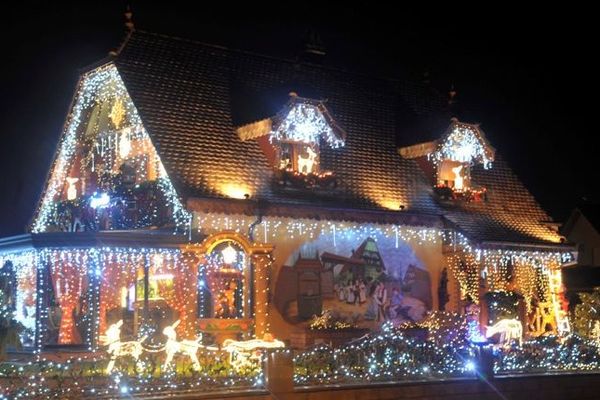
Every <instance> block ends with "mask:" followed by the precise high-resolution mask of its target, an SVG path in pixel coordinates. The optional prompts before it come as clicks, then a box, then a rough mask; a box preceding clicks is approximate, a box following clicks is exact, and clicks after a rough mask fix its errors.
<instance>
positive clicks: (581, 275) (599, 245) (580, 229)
mask: <svg viewBox="0 0 600 400" xmlns="http://www.w3.org/2000/svg"><path fill="white" fill-rule="evenodd" d="M561 233H562V234H563V235H564V236H565V237H566V238H567V240H568V241H569V242H570V243H575V244H576V245H577V263H576V264H574V265H571V266H568V268H565V269H564V270H563V276H564V280H565V286H566V287H567V290H568V291H569V294H571V295H572V298H573V300H575V301H577V299H576V293H578V292H589V291H591V290H592V289H593V288H595V287H598V286H600V207H599V206H598V205H597V204H591V203H590V204H581V205H579V206H578V207H577V208H575V209H574V210H573V211H572V212H571V215H570V216H569V217H568V218H567V220H566V221H565V223H564V224H563V226H562V227H561Z"/></svg>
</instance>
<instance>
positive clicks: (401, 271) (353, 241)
mask: <svg viewBox="0 0 600 400" xmlns="http://www.w3.org/2000/svg"><path fill="white" fill-rule="evenodd" d="M254 220H255V218H254V217H249V216H243V215H223V214H204V213H196V214H195V215H194V222H195V226H194V229H196V230H198V231H199V232H201V233H203V234H213V233H217V232H220V231H223V230H234V231H238V232H240V233H242V234H244V235H247V234H248V228H249V226H250V224H251V223H252V222H253V221H254ZM396 229H397V228H396V227H395V226H391V225H365V224H363V225H357V224H353V223H349V222H339V221H338V222H333V221H317V220H308V219H307V220H293V219H288V218H272V217H265V218H263V221H262V222H261V223H260V224H258V225H257V226H256V227H255V229H254V239H255V240H256V241H258V242H265V241H266V242H268V243H271V244H273V245H274V246H275V249H274V253H273V256H274V264H273V268H272V272H271V277H270V296H271V297H270V298H271V302H270V311H269V313H270V318H269V320H270V325H271V330H272V332H274V333H275V335H276V336H277V337H278V338H280V339H289V338H290V335H291V333H292V332H294V331H297V330H303V329H305V328H306V326H307V321H306V319H301V318H299V314H300V313H299V312H298V307H299V306H298V303H299V301H291V302H287V307H282V304H283V303H286V302H285V301H284V300H282V296H283V297H285V296H292V297H294V296H297V293H290V292H293V291H296V290H297V289H298V282H297V276H298V274H297V271H298V270H299V269H300V268H302V266H300V264H302V263H304V264H303V265H307V268H310V266H311V265H315V261H316V260H314V259H315V258H316V254H317V253H318V254H319V256H321V258H323V257H322V255H323V253H329V254H332V255H333V256H337V257H341V258H343V259H349V258H352V257H353V253H352V252H353V250H354V251H355V252H356V253H357V254H358V253H359V252H360V249H361V247H363V248H364V247H365V246H366V245H365V243H366V241H367V239H368V238H371V239H373V243H374V245H375V247H376V249H377V252H378V254H379V255H380V256H381V258H382V259H383V262H384V265H385V268H386V271H388V275H394V276H395V277H396V278H397V279H396V278H394V279H391V280H390V281H386V288H387V292H388V298H390V297H391V296H392V291H393V288H395V287H396V288H400V290H404V288H406V287H407V286H406V285H404V286H403V285H402V283H403V282H404V281H401V280H402V279H403V277H404V276H405V275H406V271H407V269H408V268H413V271H414V272H416V275H417V276H418V278H417V280H416V281H415V282H416V283H413V284H412V285H409V286H408V287H410V288H411V289H412V293H413V294H414V293H415V292H417V291H418V292H419V293H421V292H422V291H423V289H424V288H423V282H424V281H425V280H426V279H427V274H428V279H429V284H428V285H429V288H428V289H429V291H430V300H429V301H427V302H428V303H429V304H427V308H428V309H434V310H437V309H438V305H439V303H438V286H439V282H440V275H441V271H442V268H443V266H444V264H445V260H444V257H443V255H442V252H441V240H440V238H439V232H438V231H434V230H428V231H422V230H421V229H420V228H411V227H400V228H399V231H398V230H396ZM371 246H373V244H371ZM299 257H300V258H301V259H302V261H300V262H299V261H298V258H299ZM311 259H312V260H311ZM316 265H318V261H316ZM337 265H338V266H337V267H335V268H334V271H339V270H344V269H343V268H342V265H344V264H343V263H342V264H337ZM411 266H413V267H411ZM359 269H360V267H359ZM340 276H342V275H340V274H334V279H339V280H337V281H335V282H342V280H341V278H339V277H340ZM343 276H346V275H343ZM350 276H352V277H354V276H355V275H354V274H352V275H350ZM419 279H420V280H419ZM351 280H352V281H353V280H354V279H353V278H352V279H351ZM345 281H348V279H346V280H345ZM345 281H344V282H345ZM396 281H398V282H399V283H397V284H396V283H395V282H396ZM371 282H374V280H371ZM338 286H339V284H338ZM366 286H368V287H370V284H369V283H367V284H366ZM338 289H340V288H338ZM340 290H343V289H340ZM366 292H367V289H365V294H366V300H365V302H364V303H363V304H362V305H361V304H355V303H352V304H350V303H348V302H347V300H345V301H341V300H340V299H339V298H338V291H337V290H336V291H335V292H334V295H333V296H332V297H331V298H327V299H324V300H323V309H325V308H330V309H334V310H337V311H339V312H341V313H347V314H344V315H348V314H351V315H353V316H355V317H357V318H358V319H359V321H360V323H359V325H360V326H361V327H372V326H374V323H372V322H368V321H367V320H366V318H364V321H363V316H365V315H366V313H365V310H367V311H368V307H370V305H369V302H370V296H369V295H368V294H367V293H366ZM448 292H449V294H450V301H449V302H448V303H447V305H446V308H447V309H456V307H458V304H459V301H458V290H457V285H456V284H455V283H454V282H453V280H452V279H451V277H450V276H449V284H448ZM403 295H404V298H405V299H404V300H403V301H405V302H406V303H407V304H409V306H407V307H405V309H406V310H408V311H406V313H407V314H409V315H410V316H414V315H417V314H418V313H419V312H420V309H421V304H420V303H419V302H418V301H415V300H414V299H413V298H410V299H409V297H412V296H411V293H410V292H409V293H408V294H407V293H403ZM421 297H423V296H421ZM411 301H412V303H411ZM356 303H359V302H358V301H357V302H356ZM403 304H404V303H403ZM415 304H416V306H414V307H412V306H413V305H415ZM417 307H418V309H417ZM411 313H412V314H411ZM284 314H285V315H284ZM398 318H402V317H400V316H399V317H398Z"/></svg>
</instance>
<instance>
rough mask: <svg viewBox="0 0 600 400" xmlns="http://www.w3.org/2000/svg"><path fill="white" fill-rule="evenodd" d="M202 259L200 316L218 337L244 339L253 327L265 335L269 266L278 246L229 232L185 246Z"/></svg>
mask: <svg viewBox="0 0 600 400" xmlns="http://www.w3.org/2000/svg"><path fill="white" fill-rule="evenodd" d="M182 250H183V251H184V252H192V253H194V254H195V256H196V257H197V258H198V259H199V260H200V263H199V268H198V321H199V327H200V329H201V330H202V331H203V332H206V333H211V334H213V335H214V336H215V339H216V341H217V342H222V341H223V340H225V339H227V338H234V339H239V338H240V336H246V335H247V334H248V333H250V332H251V330H252V327H254V334H255V335H256V336H257V337H262V336H263V335H264V333H266V332H267V330H268V329H267V328H268V323H267V317H268V291H269V282H268V276H269V273H268V268H269V266H270V262H271V253H272V251H273V246H272V245H269V244H264V243H254V242H251V241H250V240H248V238H246V237H245V236H244V235H241V234H240V233H238V232H233V231H224V232H220V233H217V234H214V235H211V236H209V237H207V238H206V239H205V240H204V241H203V242H202V243H200V244H194V245H186V246H184V247H183V249H182Z"/></svg>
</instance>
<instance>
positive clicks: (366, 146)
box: [0, 31, 574, 350]
mask: <svg viewBox="0 0 600 400" xmlns="http://www.w3.org/2000/svg"><path fill="white" fill-rule="evenodd" d="M453 117H454V118H453ZM561 239H562V238H561V236H560V235H559V234H558V232H557V231H556V229H555V228H554V225H553V224H552V223H551V219H550V217H549V216H548V215H547V214H546V213H545V212H544V211H543V209H542V208H541V207H540V206H539V204H538V203H537V202H536V201H535V199H534V198H533V197H532V195H531V194H530V193H529V192H528V190H527V189H526V188H525V187H524V186H523V184H522V183H521V182H520V181H519V179H518V178H517V177H516V176H515V175H514V174H513V173H512V171H511V170H510V168H509V167H508V166H507V165H506V163H505V162H504V160H503V159H502V157H501V155H500V154H498V153H497V152H496V151H495V149H494V148H493V147H492V146H491V144H490V143H489V142H488V140H487V138H486V136H485V134H484V132H483V131H482V129H481V127H480V126H479V125H478V124H473V123H469V122H467V121H462V120H459V119H457V118H456V116H454V115H452V114H451V113H449V111H448V109H447V103H446V102H445V100H444V99H443V97H442V96H440V95H439V94H438V93H436V92H435V91H433V90H432V89H431V88H429V87H427V86H425V85H421V84H417V83H411V82H404V81H400V80H390V79H383V78H377V77H368V76H364V75H361V74H356V73H351V72H347V71H343V70H338V69H333V68H328V67H324V66H322V65H318V64H308V63H299V62H295V61H290V60H281V59H276V58H271V57H268V56H262V55H257V54H252V53H248V52H242V51H233V50H229V49H225V48H222V47H217V46H210V45H205V44H201V43H197V42H192V41H187V40H183V39H177V38H170V37H166V36H161V35H156V34H151V33H145V32H139V31H136V32H132V33H131V34H130V35H129V37H128V38H127V40H126V41H125V43H124V44H123V45H122V47H121V48H120V49H119V51H118V52H116V53H115V54H114V55H113V56H111V57H110V58H109V59H106V60H103V61H102V62H100V63H98V64H97V65H96V66H94V67H92V68H90V69H89V70H88V71H86V72H85V73H83V74H82V76H81V79H80V82H79V85H78V88H77V91H76V93H75V95H74V98H73V103H72V106H71V109H70V113H69V116H68V118H67V121H66V122H65V127H64V132H63V135H62V138H61V140H60V143H59V144H58V148H57V151H56V156H55V160H54V163H53V165H52V167H51V169H50V171H49V175H48V179H47V183H46V187H45V188H44V191H43V194H42V197H41V199H40V202H39V206H38V208H37V210H36V211H35V215H34V219H33V221H32V224H31V229H30V232H29V233H28V234H25V235H22V236H17V237H12V238H5V239H2V240H1V241H0V262H1V264H0V265H1V266H2V273H3V274H9V276H10V277H12V278H13V279H12V282H14V287H15V288H16V290H15V291H14V293H15V298H14V299H13V301H12V303H11V304H12V306H13V307H14V310H15V315H16V316H17V319H18V320H19V321H20V322H21V323H22V324H23V325H24V326H25V328H26V329H25V331H24V332H23V333H22V341H23V343H24V344H25V345H26V346H27V347H30V348H33V349H37V350H41V349H51V348H56V347H64V346H78V347H83V348H87V349H92V350H93V349H96V348H98V347H99V346H100V344H101V340H100V339H101V338H102V337H103V336H105V335H106V334H107V328H108V327H109V326H111V325H113V324H116V323H119V321H122V323H121V325H120V327H121V333H122V335H123V337H138V338H139V337H142V336H144V337H146V336H148V335H154V334H157V335H159V334H160V332H163V330H164V328H165V327H166V326H175V327H176V333H177V336H178V337H179V338H194V337H196V336H197V334H198V333H199V332H201V333H203V335H204V337H205V340H207V341H214V342H216V343H222V341H223V340H224V339H226V338H238V339H249V338H252V337H259V338H262V337H263V336H264V335H265V334H267V333H271V334H272V335H273V336H275V337H277V338H279V339H282V340H287V341H288V342H289V343H292V344H295V345H298V346H303V345H306V344H308V343H309V342H310V340H313V342H314V341H317V340H322V341H323V340H328V339H327V337H326V336H327V334H328V333H329V331H330V330H331V329H321V330H320V329H318V328H319V326H318V325H319V318H318V317H319V316H323V315H328V316H331V317H332V318H333V319H334V320H335V321H336V323H337V324H338V325H336V326H334V327H338V328H339V329H338V331H340V332H347V337H345V338H347V339H350V338H352V337H356V336H357V335H359V334H360V332H364V331H368V330H378V329H379V328H380V327H381V325H382V324H383V323H384V322H385V321H391V322H392V323H394V324H402V323H403V322H407V321H419V320H421V319H422V318H424V317H425V315H427V313H428V312H429V311H432V310H441V311H448V312H458V313H465V312H472V313H474V314H478V315H479V319H480V321H481V323H482V325H492V324H494V323H496V322H498V321H500V320H502V319H510V318H516V319H519V320H520V321H521V322H522V324H523V327H524V332H525V334H526V335H529V336H538V335H541V334H543V333H546V332H548V331H554V332H555V333H559V334H564V333H566V332H568V331H569V329H570V327H569V324H568V321H567V319H566V315H565V310H566V307H565V304H564V294H563V288H562V285H561V279H560V276H561V275H560V269H561V267H562V266H563V265H564V264H565V263H569V262H572V261H573V250H574V249H573V248H572V247H571V246H568V245H565V244H563V243H562V242H563V240H561ZM474 310H475V311H474ZM176 321H179V322H178V323H176ZM311 326H312V329H311ZM326 328H331V327H329V326H326ZM309 336H310V337H309ZM342 336H343V335H342ZM311 338H312V339H311Z"/></svg>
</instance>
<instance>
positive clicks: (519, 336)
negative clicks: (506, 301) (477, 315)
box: [485, 319, 523, 346]
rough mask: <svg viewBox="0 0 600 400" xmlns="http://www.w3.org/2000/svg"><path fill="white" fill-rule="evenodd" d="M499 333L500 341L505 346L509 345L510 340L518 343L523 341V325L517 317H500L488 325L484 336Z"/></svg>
mask: <svg viewBox="0 0 600 400" xmlns="http://www.w3.org/2000/svg"><path fill="white" fill-rule="evenodd" d="M497 333H499V334H500V343H501V344H504V345H505V346H508V345H510V342H511V341H512V340H517V341H518V342H519V345H521V344H522V341H523V325H522V324H521V321H519V320H518V319H501V320H500V321H498V322H496V323H495V324H494V325H492V326H488V328H487V330H486V333H485V336H486V337H487V338H490V337H492V336H494V335H495V334H497Z"/></svg>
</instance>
